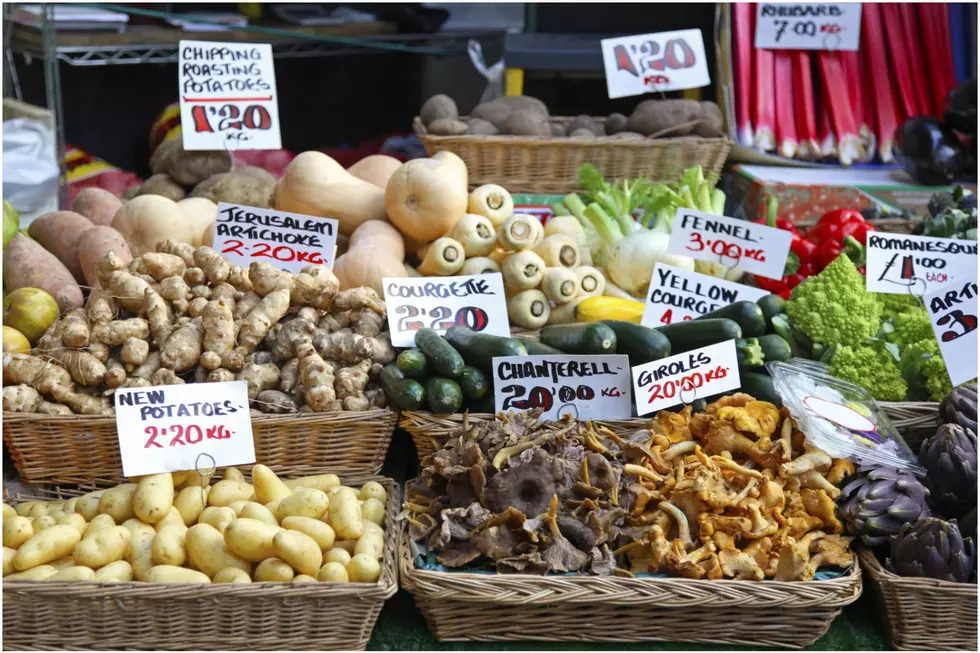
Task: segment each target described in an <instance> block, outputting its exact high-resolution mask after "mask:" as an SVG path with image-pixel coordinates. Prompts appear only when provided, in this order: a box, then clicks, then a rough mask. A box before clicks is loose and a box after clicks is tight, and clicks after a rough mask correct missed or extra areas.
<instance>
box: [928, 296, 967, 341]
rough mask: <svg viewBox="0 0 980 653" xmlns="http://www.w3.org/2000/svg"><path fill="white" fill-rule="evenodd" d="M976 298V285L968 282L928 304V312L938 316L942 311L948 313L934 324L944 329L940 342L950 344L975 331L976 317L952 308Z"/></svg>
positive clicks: (934, 298)
mask: <svg viewBox="0 0 980 653" xmlns="http://www.w3.org/2000/svg"><path fill="white" fill-rule="evenodd" d="M976 296H977V284H976V283H974V282H972V281H970V282H968V283H966V284H964V285H963V287H962V288H960V289H959V290H950V291H949V292H947V293H945V294H944V295H943V296H941V297H933V298H932V301H931V302H929V310H930V311H932V313H933V314H936V315H938V314H939V313H940V312H942V311H948V312H947V313H946V314H945V315H943V316H942V317H940V318H939V319H938V320H936V324H937V325H939V326H941V327H946V330H945V331H943V332H942V335H941V336H940V340H941V341H942V342H952V341H954V340H956V339H957V338H962V337H963V336H965V335H966V334H968V333H970V332H972V331H976V329H977V326H978V320H977V316H976V315H970V314H969V313H964V312H963V311H962V310H960V309H958V308H953V307H954V306H956V305H957V304H960V303H962V302H965V301H966V300H968V299H973V298H974V297H976Z"/></svg>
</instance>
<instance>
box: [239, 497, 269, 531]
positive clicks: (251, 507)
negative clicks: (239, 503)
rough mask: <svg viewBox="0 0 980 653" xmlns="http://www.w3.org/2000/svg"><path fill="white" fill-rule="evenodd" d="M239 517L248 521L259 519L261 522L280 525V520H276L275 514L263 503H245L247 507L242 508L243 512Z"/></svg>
mask: <svg viewBox="0 0 980 653" xmlns="http://www.w3.org/2000/svg"><path fill="white" fill-rule="evenodd" d="M238 516H239V517H244V518H246V519H258V520H259V521H263V522H265V523H266V524H272V525H273V526H278V525H279V520H278V519H276V516H275V514H274V513H273V512H272V511H271V510H269V509H268V508H266V507H265V506H263V505H262V504H261V503H257V502H255V501H247V502H245V505H244V507H242V511H241V513H239V515H238Z"/></svg>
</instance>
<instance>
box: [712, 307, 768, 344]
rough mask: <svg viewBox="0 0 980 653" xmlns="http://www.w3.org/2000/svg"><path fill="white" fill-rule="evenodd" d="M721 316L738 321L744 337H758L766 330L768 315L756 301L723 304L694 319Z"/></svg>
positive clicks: (717, 317)
mask: <svg viewBox="0 0 980 653" xmlns="http://www.w3.org/2000/svg"><path fill="white" fill-rule="evenodd" d="M719 318H727V319H729V320H734V321H735V322H737V323H738V325H739V326H740V327H741V328H742V337H744V338H756V337H758V336H761V335H764V334H765V332H766V316H765V315H764V314H763V313H762V309H761V308H760V307H759V305H758V304H756V303H755V302H735V303H734V304H729V305H728V306H722V307H721V308H719V309H716V310H714V311H711V312H710V313H705V314H704V315H701V316H700V317H696V318H694V321H695V322H697V321H699V320H714V319H719Z"/></svg>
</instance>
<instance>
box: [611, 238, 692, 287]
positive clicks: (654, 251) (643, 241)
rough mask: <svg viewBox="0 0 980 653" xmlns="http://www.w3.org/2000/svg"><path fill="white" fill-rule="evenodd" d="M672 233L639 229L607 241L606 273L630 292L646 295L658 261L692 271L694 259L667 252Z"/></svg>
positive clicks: (615, 282)
mask: <svg viewBox="0 0 980 653" xmlns="http://www.w3.org/2000/svg"><path fill="white" fill-rule="evenodd" d="M668 242H670V234H669V233H667V232H666V231H663V230H660V229H640V230H638V231H634V232H633V233H631V234H630V235H628V236H625V237H624V238H621V239H620V240H617V241H616V242H614V243H610V244H607V247H606V252H605V254H606V256H605V259H606V276H607V277H608V278H609V279H610V280H611V281H612V282H613V283H614V284H616V285H617V286H619V287H620V288H622V289H623V290H625V291H626V292H628V293H629V294H631V295H643V294H645V293H646V288H647V287H648V286H649V285H650V279H651V278H652V277H653V267H654V266H655V265H656V264H657V263H658V262H659V263H663V264H664V265H671V266H673V267H675V268H680V269H681V270H687V271H689V272H690V271H693V270H694V259H692V258H688V257H687V256H677V255H676V254H668V253H667V243H668Z"/></svg>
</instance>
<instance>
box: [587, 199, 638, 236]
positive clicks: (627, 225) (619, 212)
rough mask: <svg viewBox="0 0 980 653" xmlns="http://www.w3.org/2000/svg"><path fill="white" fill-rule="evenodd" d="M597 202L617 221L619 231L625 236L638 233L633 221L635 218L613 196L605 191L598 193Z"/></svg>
mask: <svg viewBox="0 0 980 653" xmlns="http://www.w3.org/2000/svg"><path fill="white" fill-rule="evenodd" d="M596 202H597V203H598V204H599V206H601V207H602V209H603V210H604V211H605V212H606V213H607V214H608V215H609V216H611V217H612V218H613V220H615V221H616V224H618V225H619V230H620V231H621V232H623V234H624V235H626V234H631V233H633V232H634V231H636V222H635V221H634V220H633V216H632V215H630V214H629V212H628V211H625V210H624V209H623V208H622V207H621V206H620V205H619V202H617V201H616V199H615V198H614V197H613V196H612V195H610V194H609V193H607V192H605V191H602V192H600V193H596Z"/></svg>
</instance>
